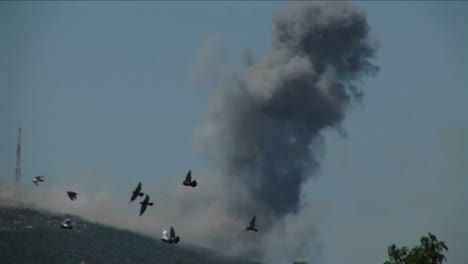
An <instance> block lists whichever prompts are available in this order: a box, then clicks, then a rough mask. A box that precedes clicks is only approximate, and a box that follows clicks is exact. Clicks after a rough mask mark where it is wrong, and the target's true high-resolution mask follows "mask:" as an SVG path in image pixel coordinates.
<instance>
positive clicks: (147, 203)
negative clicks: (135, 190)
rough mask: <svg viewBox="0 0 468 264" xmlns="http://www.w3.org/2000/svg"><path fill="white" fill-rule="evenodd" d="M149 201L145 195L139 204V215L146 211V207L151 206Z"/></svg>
mask: <svg viewBox="0 0 468 264" xmlns="http://www.w3.org/2000/svg"><path fill="white" fill-rule="evenodd" d="M149 199H150V197H149V195H146V196H145V199H144V200H143V202H141V203H140V204H141V208H140V215H142V214H143V213H144V212H145V211H146V207H148V205H149V206H153V203H150V202H149Z"/></svg>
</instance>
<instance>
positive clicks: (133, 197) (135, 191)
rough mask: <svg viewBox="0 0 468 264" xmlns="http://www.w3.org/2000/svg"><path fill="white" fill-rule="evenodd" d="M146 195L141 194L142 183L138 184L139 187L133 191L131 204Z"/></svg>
mask: <svg viewBox="0 0 468 264" xmlns="http://www.w3.org/2000/svg"><path fill="white" fill-rule="evenodd" d="M143 195H145V194H144V193H142V192H141V182H139V183H138V185H137V187H136V188H135V190H134V191H132V197H130V201H129V203H131V202H133V201H135V199H136V198H137V197H138V196H140V197H143Z"/></svg>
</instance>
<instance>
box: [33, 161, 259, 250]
mask: <svg viewBox="0 0 468 264" xmlns="http://www.w3.org/2000/svg"><path fill="white" fill-rule="evenodd" d="M44 180H45V177H44V176H36V177H34V179H33V180H32V181H33V183H34V184H35V185H36V186H37V185H39V183H40V182H44ZM182 184H183V185H184V186H187V187H192V188H195V187H197V181H196V180H192V171H191V170H189V171H188V173H187V175H186V176H185V180H184V181H183V182H182ZM141 190H142V185H141V182H139V183H138V185H137V187H136V188H135V190H133V191H132V196H131V197H130V201H129V203H132V202H133V201H135V200H136V199H137V198H138V197H143V196H145V198H144V199H143V201H142V202H140V216H141V215H143V214H144V213H145V211H146V208H147V207H148V206H153V205H154V204H153V203H152V202H150V197H149V195H148V194H146V195H145V194H144V193H143V192H142V191H141ZM67 196H68V198H69V199H70V200H71V201H76V200H78V199H77V196H78V194H77V193H76V192H73V191H67ZM256 218H257V217H256V216H254V217H253V218H252V219H251V220H250V222H249V225H248V226H247V228H246V229H245V230H246V231H254V232H258V229H257V228H256V226H255V221H256ZM60 227H61V228H63V229H73V223H72V220H71V219H70V218H67V219H65V220H64V221H63V222H62V224H61V226H60ZM161 240H162V241H163V242H165V243H169V244H177V243H179V241H180V237H179V236H176V233H175V230H174V228H173V227H172V226H171V228H170V232H169V235H168V234H167V231H166V230H163V236H162V238H161Z"/></svg>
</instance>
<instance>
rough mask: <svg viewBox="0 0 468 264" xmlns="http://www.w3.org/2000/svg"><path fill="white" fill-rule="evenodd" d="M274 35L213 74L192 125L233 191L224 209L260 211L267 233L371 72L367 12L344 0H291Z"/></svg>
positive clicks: (294, 204)
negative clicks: (260, 53)
mask: <svg viewBox="0 0 468 264" xmlns="http://www.w3.org/2000/svg"><path fill="white" fill-rule="evenodd" d="M273 34H274V35H273V50H272V51H271V52H270V53H269V54H268V55H267V56H265V57H264V58H262V59H259V60H258V61H257V62H255V63H254V64H252V65H250V66H248V67H247V68H246V69H245V70H244V71H242V73H241V74H238V75H237V76H235V77H233V78H232V79H229V80H228V81H222V82H219V83H218V88H219V89H218V90H217V93H216V94H215V95H214V97H213V98H212V101H211V108H210V112H209V120H208V122H207V124H206V125H205V126H204V127H202V128H201V130H200V131H199V136H200V138H199V140H200V141H201V142H202V144H203V148H204V149H205V150H206V151H207V153H209V155H210V158H211V160H212V161H213V164H218V165H219V167H218V168H219V169H220V175H223V176H224V177H225V180H226V182H228V184H229V188H232V186H237V188H238V190H240V191H238V192H237V193H236V194H234V196H232V197H231V198H230V199H229V205H228V207H227V208H228V212H229V215H230V216H231V217H236V218H239V219H249V217H251V216H252V215H257V216H258V218H259V219H260V222H261V223H262V225H263V230H264V231H266V230H265V229H268V228H271V230H272V232H274V231H273V230H275V229H277V228H274V226H275V225H277V223H278V221H283V220H284V219H285V216H288V215H290V214H299V213H300V210H301V203H300V202H301V200H300V198H301V186H302V184H303V183H304V182H305V181H306V180H307V179H308V178H310V177H311V176H312V175H314V172H315V171H316V169H317V168H318V167H319V159H320V154H321V153H322V151H323V142H322V138H321V133H322V131H324V129H326V128H335V129H338V130H339V129H340V122H341V121H342V120H343V118H344V117H345V113H346V110H347V109H348V108H349V106H350V104H351V103H352V102H353V101H355V100H360V99H361V98H362V95H363V93H362V92H361V90H360V89H359V87H358V84H359V81H361V79H362V78H363V77H366V76H368V75H372V74H375V73H376V72H377V71H378V67H377V66H375V65H374V64H373V63H372V59H373V58H374V57H375V53H376V49H377V45H376V43H375V42H373V41H372V40H371V39H370V37H369V26H368V24H367V20H366V15H365V14H364V13H363V12H362V11H360V10H358V9H356V8H355V7H353V6H351V5H350V4H348V3H344V2H335V1H332V2H323V3H322V2H293V3H290V4H289V6H287V8H286V9H285V10H284V11H283V12H281V13H280V14H278V16H277V17H276V19H275V26H274V33H273ZM218 41H219V40H218ZM249 62H251V60H250V61H249ZM210 67H213V66H212V65H211V64H210ZM214 68H216V67H214ZM217 72H219V69H218V70H217ZM218 79H219V78H218ZM224 80H226V79H224ZM240 197H242V198H240ZM245 197H248V198H249V199H250V200H247V201H246V199H244V198H245ZM266 237H267V236H266V235H265V237H264V238H265V241H267V240H266ZM243 243H244V244H245V241H243ZM265 245H266V244H265Z"/></svg>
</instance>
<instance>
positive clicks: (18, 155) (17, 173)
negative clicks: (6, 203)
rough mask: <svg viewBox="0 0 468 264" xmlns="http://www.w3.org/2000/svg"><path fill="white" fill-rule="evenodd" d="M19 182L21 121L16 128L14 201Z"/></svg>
mask: <svg viewBox="0 0 468 264" xmlns="http://www.w3.org/2000/svg"><path fill="white" fill-rule="evenodd" d="M20 182H21V121H20V125H19V128H18V144H17V145H16V170H15V200H16V198H17V196H18V194H19V191H20Z"/></svg>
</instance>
